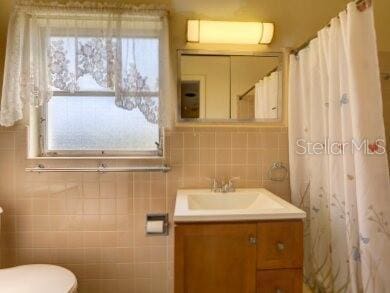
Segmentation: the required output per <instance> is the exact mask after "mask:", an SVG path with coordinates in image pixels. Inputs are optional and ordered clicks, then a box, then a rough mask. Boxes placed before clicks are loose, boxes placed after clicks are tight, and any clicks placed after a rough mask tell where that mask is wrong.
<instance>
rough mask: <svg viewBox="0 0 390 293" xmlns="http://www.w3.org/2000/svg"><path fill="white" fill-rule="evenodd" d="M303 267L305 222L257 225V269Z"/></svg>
mask: <svg viewBox="0 0 390 293" xmlns="http://www.w3.org/2000/svg"><path fill="white" fill-rule="evenodd" d="M302 266H303V222H302V221H301V220H297V221H291V220H289V221H265V222H260V223H258V224H257V268H258V269H287V268H301V267H302Z"/></svg>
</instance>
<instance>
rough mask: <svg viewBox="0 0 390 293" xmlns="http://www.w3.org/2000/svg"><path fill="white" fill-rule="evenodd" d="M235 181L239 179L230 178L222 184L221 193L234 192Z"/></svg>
mask: <svg viewBox="0 0 390 293" xmlns="http://www.w3.org/2000/svg"><path fill="white" fill-rule="evenodd" d="M237 179H240V177H232V178H229V180H228V181H227V182H226V183H222V187H221V192H223V193H226V192H235V191H236V187H235V186H234V183H233V181H234V180H237Z"/></svg>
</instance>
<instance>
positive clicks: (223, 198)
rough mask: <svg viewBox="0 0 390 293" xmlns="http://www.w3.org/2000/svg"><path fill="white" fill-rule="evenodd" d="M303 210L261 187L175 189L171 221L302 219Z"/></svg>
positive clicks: (304, 215)
mask: <svg viewBox="0 0 390 293" xmlns="http://www.w3.org/2000/svg"><path fill="white" fill-rule="evenodd" d="M305 217H306V214H305V212H304V211H302V210H300V209H298V208H297V207H295V206H293V205H292V204H290V203H288V202H287V201H285V200H283V199H281V198H280V197H278V196H276V195H274V194H273V193H271V192H269V191H268V190H266V189H264V188H253V189H252V188H251V189H238V190H237V191H236V192H230V193H215V192H211V191H210V190H208V189H192V190H190V189H187V190H186V189H181V190H178V192H177V197H176V206H175V214H174V221H175V222H198V221H230V220H271V219H272V220H277V219H302V218H305Z"/></svg>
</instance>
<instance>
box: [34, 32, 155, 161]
mask: <svg viewBox="0 0 390 293" xmlns="http://www.w3.org/2000/svg"><path fill="white" fill-rule="evenodd" d="M48 47H49V48H48V62H49V64H48V67H49V78H50V84H51V90H52V91H53V95H52V97H51V99H50V100H49V101H48V102H47V103H46V104H45V105H44V106H43V107H42V111H41V122H42V123H41V135H40V137H41V150H42V154H43V155H44V156H70V155H76V156H89V155H90V156H100V155H108V156H111V155H112V156H114V155H125V156H128V155H158V154H161V148H160V147H159V146H160V145H161V142H160V138H161V135H160V125H159V123H158V122H159V87H160V85H159V38H157V37H142V36H141V37H139V36H137V37H127V38H120V39H115V38H102V37H89V36H88V37H82V36H66V37H65V36H51V37H50V39H49V46H48Z"/></svg>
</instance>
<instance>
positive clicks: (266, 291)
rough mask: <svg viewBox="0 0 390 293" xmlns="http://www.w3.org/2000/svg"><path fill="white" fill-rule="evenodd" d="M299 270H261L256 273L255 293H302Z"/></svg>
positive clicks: (300, 271) (301, 279) (300, 272)
mask: <svg viewBox="0 0 390 293" xmlns="http://www.w3.org/2000/svg"><path fill="white" fill-rule="evenodd" d="M302 287H303V276H302V270H300V269H295V270H293V269H283V270H263V271H258V272H257V291H256V292H257V293H302V289H303V288H302Z"/></svg>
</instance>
